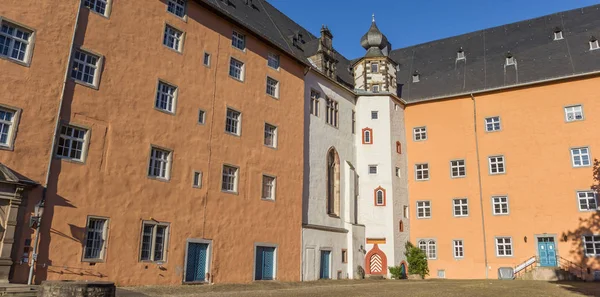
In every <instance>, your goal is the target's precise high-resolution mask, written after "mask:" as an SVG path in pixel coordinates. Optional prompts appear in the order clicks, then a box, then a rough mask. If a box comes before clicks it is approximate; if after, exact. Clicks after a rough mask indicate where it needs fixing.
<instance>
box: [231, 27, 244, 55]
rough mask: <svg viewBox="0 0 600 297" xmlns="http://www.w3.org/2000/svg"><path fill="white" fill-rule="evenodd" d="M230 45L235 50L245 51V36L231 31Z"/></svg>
mask: <svg viewBox="0 0 600 297" xmlns="http://www.w3.org/2000/svg"><path fill="white" fill-rule="evenodd" d="M231 45H232V46H233V47H235V48H237V49H241V50H245V49H246V36H245V35H244V34H241V33H238V32H236V31H233V34H232V37H231Z"/></svg>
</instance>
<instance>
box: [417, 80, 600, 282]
mask: <svg viewBox="0 0 600 297" xmlns="http://www.w3.org/2000/svg"><path fill="white" fill-rule="evenodd" d="M599 83H600V78H597V77H595V78H585V79H579V80H570V81H563V82H561V83H552V84H545V85H538V86H532V87H526V88H519V89H512V90H506V91H501V92H495V93H488V94H484V95H476V96H475V98H476V104H477V105H476V106H477V108H476V112H477V122H476V123H477V129H478V132H477V137H478V139H479V157H480V160H481V165H480V170H481V183H482V189H483V191H482V197H483V200H482V201H483V205H482V204H481V203H480V198H479V183H478V174H477V169H478V168H477V150H476V146H475V133H474V119H473V102H472V100H471V98H470V96H469V97H462V98H456V99H451V100H440V101H433V102H427V103H420V104H414V105H409V106H408V107H407V108H406V129H407V131H409V133H412V128H414V127H418V126H427V131H428V139H427V141H424V142H414V141H412V140H409V142H408V150H407V154H408V160H409V175H408V179H409V180H408V183H409V189H410V201H411V216H412V220H411V224H412V225H411V241H412V242H413V243H415V244H416V242H417V240H418V239H419V238H435V239H436V240H437V248H438V251H437V259H436V260H430V261H429V268H430V271H431V272H430V275H431V276H432V277H436V276H437V270H438V269H445V270H446V277H447V278H483V277H485V264H484V263H485V262H484V249H483V234H482V233H483V231H482V217H481V210H482V209H483V214H484V219H485V231H486V237H485V240H486V241H485V242H486V244H487V258H488V265H489V267H488V268H489V277H490V278H496V277H497V275H498V274H497V269H498V268H499V267H505V266H513V267H514V266H516V265H518V264H520V263H522V262H523V261H525V260H526V259H527V258H529V257H531V256H536V255H537V243H536V236H535V235H541V234H544V233H547V234H549V236H550V235H555V236H556V239H557V240H558V241H559V242H558V243H557V253H558V255H559V256H561V257H564V258H566V259H569V260H571V261H574V262H575V263H577V264H580V265H588V266H589V267H590V268H592V270H593V269H598V268H600V264H599V263H598V261H597V259H587V258H584V257H582V250H583V249H582V244H581V237H580V234H582V233H596V234H598V233H599V232H600V227H599V226H598V221H597V216H596V218H593V214H594V212H580V211H579V208H578V201H577V198H576V191H577V190H585V189H590V186H591V185H592V182H593V180H592V168H591V167H585V168H573V167H572V165H571V155H570V148H571V147H578V146H589V147H590V151H591V157H592V159H593V158H594V157H597V156H596V150H597V149H599V148H600V139H599V138H598V127H600V119H599V118H598V117H595V114H597V113H598V110H600V101H599V100H598V94H597V92H596V91H595V89H596V86H597V85H598V84H599ZM573 104H582V105H583V108H584V116H585V120H584V121H579V122H571V123H567V122H565V116H564V107H565V106H567V105H573ZM491 116H500V117H501V125H502V130H501V131H500V132H493V133H488V132H485V127H484V119H485V118H486V117H491ZM491 155H504V156H505V162H506V174H501V175H490V174H489V173H488V160H487V158H488V156H491ZM454 159H465V160H466V167H467V176H466V178H457V179H452V178H450V160H454ZM416 163H429V167H430V180H429V181H415V177H414V176H415V172H414V165H415V164H416ZM493 195H508V198H509V212H510V214H509V215H508V216H494V215H493V214H492V205H491V204H492V203H491V197H492V196H493ZM463 197H466V198H468V199H469V211H470V214H469V216H468V217H466V218H462V217H461V218H456V217H454V216H453V207H452V199H453V198H463ZM418 200H431V203H432V218H431V219H417V217H416V201H418ZM482 206H483V207H482ZM580 220H581V221H580ZM580 222H581V223H580ZM563 234H566V235H567V241H566V242H564V241H563ZM496 236H511V237H512V240H513V250H514V251H513V254H514V256H513V257H508V258H500V257H497V256H496V250H495V237H496ZM525 236H526V237H527V242H525V239H524V237H525ZM453 239H462V240H463V241H464V249H465V258H464V259H462V260H455V259H454V257H453V247H452V241H453Z"/></svg>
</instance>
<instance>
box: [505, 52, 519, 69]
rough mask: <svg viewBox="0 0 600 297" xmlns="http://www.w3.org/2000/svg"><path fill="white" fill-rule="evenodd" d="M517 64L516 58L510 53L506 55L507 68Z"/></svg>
mask: <svg viewBox="0 0 600 297" xmlns="http://www.w3.org/2000/svg"><path fill="white" fill-rule="evenodd" d="M515 64H517V62H516V61H515V57H514V56H513V55H512V54H511V53H510V52H508V54H506V66H511V65H515Z"/></svg>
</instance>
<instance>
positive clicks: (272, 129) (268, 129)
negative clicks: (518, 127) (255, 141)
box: [265, 124, 277, 148]
mask: <svg viewBox="0 0 600 297" xmlns="http://www.w3.org/2000/svg"><path fill="white" fill-rule="evenodd" d="M265 145H266V146H268V147H273V148H275V147H277V127H276V126H273V125H271V124H265Z"/></svg>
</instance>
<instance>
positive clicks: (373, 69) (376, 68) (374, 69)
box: [371, 62, 379, 73]
mask: <svg viewBox="0 0 600 297" xmlns="http://www.w3.org/2000/svg"><path fill="white" fill-rule="evenodd" d="M377 72H379V63H375V62H373V63H371V73H377Z"/></svg>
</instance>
